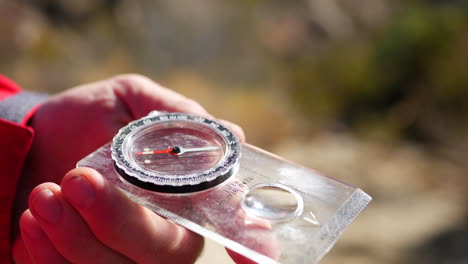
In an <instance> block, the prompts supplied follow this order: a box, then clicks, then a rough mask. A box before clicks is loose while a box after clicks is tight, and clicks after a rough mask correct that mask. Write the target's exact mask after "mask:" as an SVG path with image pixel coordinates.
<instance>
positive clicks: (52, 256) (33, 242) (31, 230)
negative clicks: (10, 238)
mask: <svg viewBox="0 0 468 264" xmlns="http://www.w3.org/2000/svg"><path fill="white" fill-rule="evenodd" d="M20 230H21V237H22V238H23V241H24V245H25V249H27V251H28V253H29V254H28V255H29V256H30V261H29V262H24V263H32V262H34V263H36V264H41V263H44V264H47V263H57V264H60V263H69V262H68V261H67V260H66V259H65V258H64V257H63V256H62V255H60V254H59V252H58V251H57V250H56V249H55V247H54V245H53V244H52V242H50V240H49V238H48V237H47V235H46V234H45V233H44V231H42V228H41V227H40V225H39V223H38V222H37V221H36V219H35V218H34V216H33V215H32V214H31V212H30V211H29V210H26V211H25V212H24V213H23V214H22V215H21V218H20ZM31 260H33V261H31Z"/></svg>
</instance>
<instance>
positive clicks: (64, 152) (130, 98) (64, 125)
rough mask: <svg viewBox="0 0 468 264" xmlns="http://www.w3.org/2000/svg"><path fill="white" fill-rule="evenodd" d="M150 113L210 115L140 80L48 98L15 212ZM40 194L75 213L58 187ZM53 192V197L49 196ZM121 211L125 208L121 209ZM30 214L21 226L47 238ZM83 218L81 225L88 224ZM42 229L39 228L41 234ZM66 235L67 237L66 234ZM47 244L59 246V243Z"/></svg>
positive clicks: (128, 78)
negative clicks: (51, 198) (57, 201)
mask: <svg viewBox="0 0 468 264" xmlns="http://www.w3.org/2000/svg"><path fill="white" fill-rule="evenodd" d="M152 110H163V111H170V112H188V113H195V114H199V115H204V116H209V114H208V113H207V112H206V111H205V110H204V109H203V108H202V107H201V106H200V105H199V104H198V103H196V102H194V101H192V100H190V99H187V98H185V97H184V96H182V95H180V94H177V93H175V92H173V91H171V90H169V89H166V88H164V87H161V86H159V85H157V84H156V83H154V82H152V81H151V80H149V79H147V78H146V77H142V76H138V75H122V76H117V77H114V78H111V79H108V80H104V81H100V82H96V83H92V84H88V85H83V86H79V87H76V88H73V89H70V90H68V91H65V92H63V93H61V94H58V95H57V96H54V97H52V98H51V99H49V100H48V101H47V102H46V103H44V104H43V105H42V106H41V107H40V108H39V110H38V111H37V112H36V114H35V116H34V118H33V120H32V122H31V125H32V126H33V127H34V129H35V131H36V136H35V139H34V142H33V146H32V149H31V152H30V155H29V157H28V160H27V163H26V166H25V171H24V173H23V174H24V175H23V177H22V179H21V182H20V186H19V188H18V195H17V198H18V199H17V201H16V207H17V208H19V209H20V212H21V211H22V210H23V208H26V207H27V196H28V194H29V192H30V190H31V189H32V188H33V187H34V186H36V185H37V184H40V183H42V182H55V183H58V182H60V180H61V178H62V176H63V175H64V174H65V172H66V171H68V170H69V169H70V168H73V167H74V166H75V164H76V162H77V161H78V160H79V159H81V158H82V157H84V156H85V155H87V154H88V153H90V152H92V151H93V150H95V149H97V148H98V147H100V146H101V145H103V144H105V143H106V142H108V141H110V140H111V138H112V137H113V135H114V134H115V133H116V132H117V131H118V129H119V128H120V127H122V126H123V125H125V124H126V123H128V122H129V121H131V120H133V119H137V118H140V117H142V116H145V115H146V114H147V113H149V112H150V111H152ZM227 125H228V126H229V127H230V128H231V129H232V130H234V132H235V133H236V134H237V135H238V136H239V137H240V138H241V141H242V140H243V138H244V134H243V132H242V130H241V129H240V128H239V127H237V126H235V125H233V124H230V123H227ZM63 183H64V182H62V184H63ZM62 187H63V186H62ZM45 189H49V191H47V190H45ZM36 190H42V191H36ZM100 190H101V189H100ZM104 190H107V187H105V188H104V187H103V189H102V191H104ZM36 193H37V194H39V193H40V194H49V196H50V197H57V199H58V200H59V201H60V203H63V204H64V206H67V207H64V208H71V207H70V206H68V205H67V204H66V203H65V202H64V201H66V200H65V199H64V198H63V197H65V196H64V195H63V194H62V191H61V189H60V188H58V185H54V184H52V183H47V184H46V185H40V186H38V187H37V188H36V189H34V192H32V194H31V199H30V200H31V201H35V199H34V198H33V196H34V195H36ZM51 193H53V194H55V196H51ZM34 197H35V196H34ZM31 205H32V204H31ZM135 206H136V205H135ZM137 207H138V208H140V209H138V210H141V211H142V212H147V209H143V207H141V206H137ZM123 209H125V207H124V208H121V209H119V210H121V211H123ZM64 210H65V209H64ZM66 210H68V209H66ZM116 210H117V209H116ZM31 212H33V209H31V210H28V211H26V212H25V213H24V214H23V217H22V222H21V223H22V224H23V223H26V226H28V224H27V223H30V225H29V226H35V227H36V230H43V233H42V234H47V235H48V233H47V228H46V227H42V226H41V225H40V221H39V220H38V221H36V223H37V224H34V223H35V222H34V221H33V220H34V219H36V217H35V215H34V213H31ZM75 213H80V212H79V211H77V212H75ZM145 214H146V213H145ZM148 214H150V213H148ZM151 214H152V215H153V216H152V217H155V218H159V216H157V215H155V214H154V213H152V212H151ZM75 216H76V215H75ZM82 218H83V219H82V220H81V221H85V218H84V217H82ZM94 220H96V219H94ZM28 221H29V222H28ZM91 221H92V220H91ZM161 221H163V222H164V220H161ZM31 223H32V224H31ZM42 224H45V223H42ZM89 226H91V225H90V224H89ZM39 227H41V228H40V229H38V228H39ZM178 230H183V231H178V232H182V233H184V232H189V231H187V230H185V229H178ZM68 231H69V230H68ZM44 232H45V233H44ZM62 232H65V233H66V230H62ZM77 234H79V233H77ZM184 236H185V235H184ZM50 239H51V240H52V238H50ZM75 239H77V238H75ZM127 242H128V241H127ZM136 244H138V245H140V244H141V243H136ZM16 245H17V246H16V247H15V252H18V251H23V252H24V249H25V244H24V243H22V242H21V240H19V242H18V243H16ZM44 245H46V244H44ZM49 245H53V246H54V247H57V245H55V244H51V243H49ZM196 246H197V245H195V248H196ZM57 250H58V248H57ZM96 254H97V253H96ZM195 255H196V254H195ZM18 262H19V261H18ZM49 263H50V261H49Z"/></svg>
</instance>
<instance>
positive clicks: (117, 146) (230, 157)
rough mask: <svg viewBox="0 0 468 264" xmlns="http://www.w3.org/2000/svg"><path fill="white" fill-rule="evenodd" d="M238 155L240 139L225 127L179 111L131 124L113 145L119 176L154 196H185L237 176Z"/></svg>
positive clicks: (123, 130) (122, 131) (121, 131)
mask: <svg viewBox="0 0 468 264" xmlns="http://www.w3.org/2000/svg"><path fill="white" fill-rule="evenodd" d="M239 157H240V145H239V141H238V139H237V137H236V136H235V135H234V134H233V133H232V132H231V131H230V130H229V129H228V128H226V127H224V126H223V125H221V124H220V123H218V122H216V121H214V120H210V119H207V118H204V117H200V116H195V115H189V114H182V113H164V114H161V113H159V114H158V115H154V116H151V115H150V116H148V117H145V118H142V119H139V120H136V121H134V122H131V123H130V124H129V125H127V126H126V127H124V128H122V129H121V130H120V131H119V133H118V134H117V135H116V136H115V137H114V140H113V144H112V158H113V159H114V162H115V167H116V169H117V171H118V172H119V174H120V175H121V176H122V177H123V178H124V179H125V180H127V181H129V182H130V183H132V184H135V185H137V186H140V187H143V188H146V189H150V190H154V191H158V192H168V193H186V192H194V191H201V190H204V189H207V188H210V187H213V186H215V185H218V184H219V183H221V182H223V181H225V180H226V179H228V178H229V177H230V176H232V175H233V174H234V173H235V172H236V170H237V167H238V162H239Z"/></svg>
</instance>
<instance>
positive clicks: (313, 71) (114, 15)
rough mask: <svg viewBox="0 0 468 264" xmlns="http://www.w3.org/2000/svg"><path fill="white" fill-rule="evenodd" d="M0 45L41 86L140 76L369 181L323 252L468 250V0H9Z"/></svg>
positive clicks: (272, 147)
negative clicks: (367, 198) (353, 217)
mask: <svg viewBox="0 0 468 264" xmlns="http://www.w3.org/2000/svg"><path fill="white" fill-rule="evenodd" d="M0 58H1V59H0V73H2V74H5V75H7V76H9V77H11V78H12V79H14V80H16V81H17V82H18V83H19V84H20V85H21V86H23V87H24V88H25V89H28V90H32V91H40V92H48V93H57V92H60V91H62V90H64V89H67V88H69V87H72V86H75V85H78V84H81V83H85V82H91V81H96V80H100V79H103V78H108V77H111V76H113V75H116V74H119V73H126V72H135V73H141V74H144V75H147V76H149V77H150V78H152V79H154V80H156V81H157V82H159V83H161V84H163V85H165V86H168V87H170V88H172V89H174V90H176V91H179V92H180V93H182V94H184V95H186V96H188V97H191V98H193V99H195V100H197V101H199V102H200V103H201V104H202V105H204V106H205V107H206V108H207V109H208V110H209V111H210V112H211V113H213V114H214V115H215V116H216V117H219V118H222V119H227V120H231V121H233V122H236V123H238V124H239V125H241V126H242V127H243V128H244V129H245V132H246V134H247V138H248V141H249V142H250V143H252V144H254V145H257V146H260V147H262V148H265V149H267V150H269V151H271V152H274V153H277V154H279V155H281V156H284V157H286V158H287V159H290V160H293V161H295V162H298V163H300V164H303V165H305V166H307V167H311V168H314V169H316V170H318V171H320V172H323V173H325V174H327V175H329V176H332V177H334V178H338V179H340V180H342V181H345V182H348V183H351V184H353V185H356V186H359V187H361V188H362V189H364V190H365V191H366V192H368V193H369V194H370V195H371V196H373V197H374V201H373V202H372V203H371V205H370V206H369V207H368V209H367V210H365V211H364V213H363V214H362V215H361V216H360V217H359V218H358V219H357V221H356V222H355V223H354V224H353V225H351V227H350V229H348V231H347V232H345V234H344V235H343V237H342V239H341V240H340V241H339V242H338V243H337V245H336V246H335V248H333V249H332V251H331V252H330V253H329V254H328V255H327V256H326V257H325V258H324V260H323V261H322V263H325V264H338V263H340V264H341V263H351V264H354V263H363V264H366V263H381V264H387V263H403V264H406V263H416V264H418V263H429V264H431V263H450V264H451V263H468V221H467V220H468V214H467V206H466V205H467V201H468V178H467V177H466V175H465V174H466V172H468V162H467V154H468V140H467V137H466V136H467V135H468V87H467V86H468V3H467V2H466V1H457V0H446V1H442V0H431V1H416V0H406V1H403V0H392V1H390V0H290V1H280V0H273V1H265V0H237V1H216V0H203V1H191V0H178V1H170V0H167V1H150V0H141V1H134V0H75V1H74V0H55V1H53V0H42V1H41V0H37V1H26V0H22V1H20V0H17V1H8V0H0ZM223 254H224V252H223V250H222V248H221V247H217V246H215V245H212V244H209V246H208V249H207V251H206V252H205V253H204V255H203V257H202V259H201V260H200V261H199V262H198V263H200V264H204V263H230V262H229V260H228V258H227V257H225V256H223Z"/></svg>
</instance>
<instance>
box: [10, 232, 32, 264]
mask: <svg viewBox="0 0 468 264" xmlns="http://www.w3.org/2000/svg"><path fill="white" fill-rule="evenodd" d="M12 255H13V261H14V263H16V264H30V263H33V261H32V259H31V257H30V256H29V252H28V250H27V248H26V245H25V244H24V241H23V239H22V238H21V236H18V238H16V240H15V242H14V243H13V249H12Z"/></svg>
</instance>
